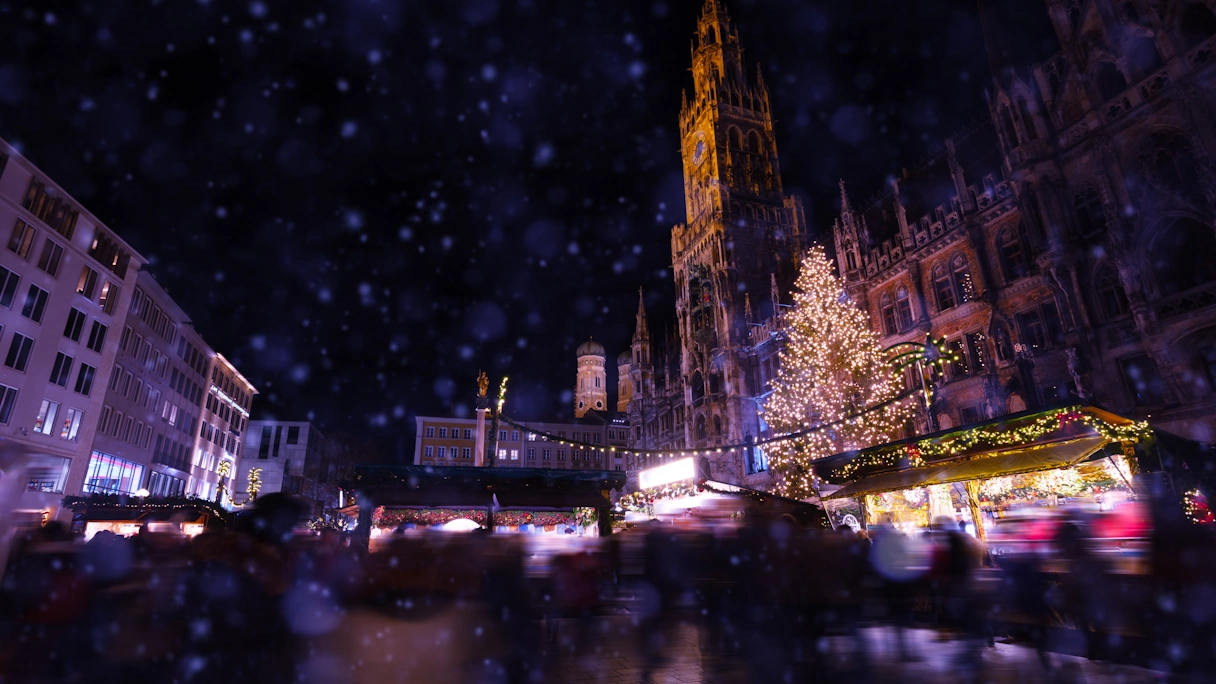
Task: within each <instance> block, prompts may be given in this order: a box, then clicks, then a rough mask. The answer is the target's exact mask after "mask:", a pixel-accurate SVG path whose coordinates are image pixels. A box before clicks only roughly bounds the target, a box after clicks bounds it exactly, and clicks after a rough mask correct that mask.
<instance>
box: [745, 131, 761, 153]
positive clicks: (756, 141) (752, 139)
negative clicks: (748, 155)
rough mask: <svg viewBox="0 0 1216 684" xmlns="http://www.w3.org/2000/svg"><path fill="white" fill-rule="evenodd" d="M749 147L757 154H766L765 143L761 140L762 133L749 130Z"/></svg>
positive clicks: (749, 149) (750, 150)
mask: <svg viewBox="0 0 1216 684" xmlns="http://www.w3.org/2000/svg"><path fill="white" fill-rule="evenodd" d="M747 149H748V151H749V152H753V153H755V154H764V145H763V143H761V141H760V134H759V133H757V132H755V131H749V132H748V134H747Z"/></svg>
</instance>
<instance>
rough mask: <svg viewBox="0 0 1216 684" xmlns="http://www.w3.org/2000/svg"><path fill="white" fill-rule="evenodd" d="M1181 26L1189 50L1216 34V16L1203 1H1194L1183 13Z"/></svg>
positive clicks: (1183, 38)
mask: <svg viewBox="0 0 1216 684" xmlns="http://www.w3.org/2000/svg"><path fill="white" fill-rule="evenodd" d="M1179 28H1180V29H1181V31H1182V40H1183V42H1185V43H1186V47H1187V49H1188V50H1189V49H1191V48H1193V47H1195V46H1196V45H1198V44H1200V43H1202V42H1203V41H1205V40H1207V39H1208V38H1211V37H1212V36H1214V35H1216V16H1214V15H1213V14H1212V10H1210V9H1208V8H1207V7H1206V6H1205V5H1203V4H1202V3H1198V2H1193V3H1191V5H1190V6H1189V7H1187V8H1186V11H1185V12H1183V13H1182V20H1181V21H1180V22H1179Z"/></svg>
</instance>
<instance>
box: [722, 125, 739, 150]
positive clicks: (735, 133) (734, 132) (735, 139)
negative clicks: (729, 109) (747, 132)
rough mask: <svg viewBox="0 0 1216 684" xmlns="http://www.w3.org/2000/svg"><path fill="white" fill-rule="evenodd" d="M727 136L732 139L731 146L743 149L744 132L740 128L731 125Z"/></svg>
mask: <svg viewBox="0 0 1216 684" xmlns="http://www.w3.org/2000/svg"><path fill="white" fill-rule="evenodd" d="M726 137H727V138H729V139H730V146H731V147H732V148H734V149H736V150H741V149H743V133H741V132H740V131H739V129H738V128H736V127H734V126H731V127H730V128H729V129H727V131H726Z"/></svg>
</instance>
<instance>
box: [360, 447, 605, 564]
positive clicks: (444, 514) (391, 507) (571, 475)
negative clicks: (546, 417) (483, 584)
mask: <svg viewBox="0 0 1216 684" xmlns="http://www.w3.org/2000/svg"><path fill="white" fill-rule="evenodd" d="M625 478H626V475H625V473H624V472H619V471H606V470H558V469H555V468H497V467H480V468H478V467H469V466H413V465H409V466H382V465H362V466H356V467H355V470H354V474H353V476H352V478H351V480H350V481H349V482H346V483H344V484H343V487H342V489H343V492H344V497H346V500H347V502H348V505H347V506H346V508H345V512H347V513H348V514H349V515H351V517H355V516H358V517H357V519H358V521H359V525H358V526H357V528H356V532H355V536H356V539H357V540H359V543H360V544H361V545H362V544H366V543H367V542H368V541H369V540H370V535H371V531H372V529H373V527H375V528H378V529H390V530H391V529H395V528H397V527H398V526H404V525H412V526H414V527H420V528H428V527H436V526H442V525H444V524H447V523H450V522H452V521H454V520H459V521H466V520H467V521H470V522H472V523H475V524H476V525H477V526H478V527H482V528H484V529H487V530H490V531H494V530H495V529H499V528H502V527H513V528H517V529H519V528H525V527H526V528H528V529H531V530H535V531H541V530H543V529H545V528H549V527H557V526H558V524H559V523H560V524H565V522H566V521H567V520H568V521H569V523H570V524H574V523H576V520H575V516H576V511H577V510H578V509H594V510H595V511H596V525H597V527H598V529H599V532H600V534H601V535H606V534H609V533H610V532H611V521H610V519H609V511H610V509H611V506H612V503H611V501H610V499H609V496H610V492H611V491H612V490H622V489H624V487H625ZM550 523H552V524H550ZM537 528H540V529H537Z"/></svg>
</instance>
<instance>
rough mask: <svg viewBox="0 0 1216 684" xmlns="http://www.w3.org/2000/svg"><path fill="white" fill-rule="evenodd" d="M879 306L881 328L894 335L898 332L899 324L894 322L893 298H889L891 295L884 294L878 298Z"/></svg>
mask: <svg viewBox="0 0 1216 684" xmlns="http://www.w3.org/2000/svg"><path fill="white" fill-rule="evenodd" d="M879 308H880V310H881V311H882V330H883V332H885V333H886V334H888V335H894V334H895V333H897V332H899V325H898V324H897V323H896V322H895V300H893V299H891V295H889V294H884V295H883V296H882V300H880V304H879Z"/></svg>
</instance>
